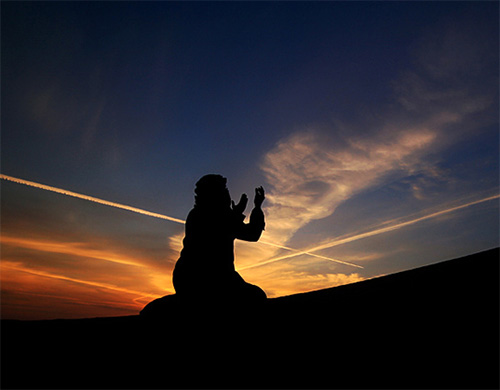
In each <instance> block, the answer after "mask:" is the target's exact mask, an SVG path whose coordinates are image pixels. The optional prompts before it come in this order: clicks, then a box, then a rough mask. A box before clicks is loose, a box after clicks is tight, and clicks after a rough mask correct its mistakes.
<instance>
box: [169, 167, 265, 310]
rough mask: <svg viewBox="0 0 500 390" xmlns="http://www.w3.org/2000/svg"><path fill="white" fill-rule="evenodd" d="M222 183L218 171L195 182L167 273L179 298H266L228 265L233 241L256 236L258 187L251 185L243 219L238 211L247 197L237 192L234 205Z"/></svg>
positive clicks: (258, 230) (260, 226) (261, 198)
mask: <svg viewBox="0 0 500 390" xmlns="http://www.w3.org/2000/svg"><path fill="white" fill-rule="evenodd" d="M226 182H227V180H226V178H224V177H222V176H220V175H206V176H203V177H202V178H201V179H200V180H199V181H198V182H197V183H196V188H195V194H196V196H195V205H194V208H193V209H192V210H191V211H190V212H189V215H188V217H187V220H186V227H185V229H186V232H185V237H184V241H183V244H184V247H183V249H182V251H181V255H180V258H179V260H178V261H177V263H176V265H175V269H174V272H173V283H174V288H175V291H176V293H177V296H178V297H179V298H182V299H188V300H195V301H203V300H210V301H216V302H224V301H237V302H246V303H250V302H258V301H263V300H264V299H266V294H265V292H264V291H263V290H262V289H261V288H260V287H257V286H254V285H252V284H249V283H246V282H245V281H244V280H243V278H242V277H241V276H240V275H239V274H238V273H237V272H236V270H235V268H234V240H235V239H236V238H237V239H240V240H245V241H258V240H259V238H260V236H261V234H262V231H263V230H264V226H265V221H264V213H263V212H262V209H261V205H262V202H264V199H265V196H264V189H263V188H262V187H258V188H256V189H255V199H254V204H255V207H254V209H253V210H252V213H251V214H250V222H249V223H248V224H247V223H244V219H245V215H244V214H243V212H244V211H245V208H246V206H247V202H248V197H247V195H246V194H243V195H242V196H241V199H240V201H239V203H238V204H237V205H235V204H234V202H233V201H232V200H231V196H230V194H229V190H228V189H227V187H226Z"/></svg>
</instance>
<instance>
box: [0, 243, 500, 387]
mask: <svg viewBox="0 0 500 390" xmlns="http://www.w3.org/2000/svg"><path fill="white" fill-rule="evenodd" d="M1 331H2V334H1V337H2V340H1V341H2V344H1V348H2V350H1V352H2V355H1V363H2V366H1V387H2V388H141V389H142V388H474V389H478V388H498V387H499V368H498V367H499V250H498V249H494V250H490V251H486V252H482V253H479V254H475V255H472V256H467V257H464V258H460V259H455V260H451V261H446V262H442V263H438V264H434V265H431V266H427V267H422V268H418V269H415V270H411V271H406V272H401V273H398V274H394V275H390V276H385V277H381V278H377V279H372V280H368V281H364V282H360V283H355V284H352V285H348V286H342V287H337V288H331V289H326V290H321V291H316V292H311V293H305V294H298V295H293V296H289V297H283V298H277V299H271V300H268V302H267V304H266V306H265V307H262V308H259V309H252V310H227V309H221V308H216V307H210V305H204V306H203V307H202V308H197V309H196V308H191V309H187V310H184V311H183V312H182V313H181V312H178V311H173V312H172V315H171V316H169V315H167V316H166V318H165V319H163V320H146V319H144V318H141V317H140V316H132V317H116V318H97V319H82V320H54V321H31V322H30V321H26V322H23V321H7V320H4V321H2V329H1Z"/></svg>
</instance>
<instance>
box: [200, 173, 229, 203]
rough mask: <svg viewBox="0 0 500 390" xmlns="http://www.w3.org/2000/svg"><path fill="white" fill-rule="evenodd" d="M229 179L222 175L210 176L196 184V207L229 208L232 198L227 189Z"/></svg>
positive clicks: (204, 177)
mask: <svg viewBox="0 0 500 390" xmlns="http://www.w3.org/2000/svg"><path fill="white" fill-rule="evenodd" d="M226 183H227V179H226V178H225V177H223V176H221V175H216V174H209V175H205V176H203V177H202V178H201V179H200V180H198V182H197V183H196V188H195V189H194V192H195V194H196V195H195V197H194V198H195V207H204V208H208V207H209V208H220V207H229V206H230V203H231V197H230V196H229V191H228V189H227V187H226Z"/></svg>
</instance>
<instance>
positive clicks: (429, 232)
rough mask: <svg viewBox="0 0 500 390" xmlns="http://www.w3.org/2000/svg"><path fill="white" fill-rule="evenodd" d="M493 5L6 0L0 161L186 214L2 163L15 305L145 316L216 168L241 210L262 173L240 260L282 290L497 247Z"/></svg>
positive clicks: (59, 314) (252, 275) (252, 277)
mask: <svg viewBox="0 0 500 390" xmlns="http://www.w3.org/2000/svg"><path fill="white" fill-rule="evenodd" d="M498 12H499V4H498V2H480V1H479V2H453V1H446V2H441V1H440V2H314V3H313V2H2V4H1V18H2V20H1V47H2V52H1V79H2V80H1V81H2V83H1V88H2V91H1V92H2V100H1V105H2V107H1V108H2V133H1V174H3V175H8V176H9V177H13V178H20V179H23V180H28V181H31V182H34V183H41V184H44V185H48V186H52V187H55V188H57V189H61V190H65V191H72V192H74V193H77V194H82V195H86V196H90V197H95V198H99V199H102V200H105V201H108V202H112V203H113V204H116V205H117V206H118V205H128V206H132V207H135V208H138V209H141V210H147V211H150V212H153V213H157V214H160V215H163V216H167V217H172V218H174V219H177V220H179V221H175V220H169V219H161V218H157V217H155V216H148V215H144V214H139V213H136V212H134V211H130V210H124V209H120V208H118V207H114V206H113V205H103V204H99V203H96V202H92V201H89V200H88V199H82V198H75V197H73V196H68V195H67V194H66V195H65V194H62V193H55V192H53V191H48V190H47V189H43V188H34V187H32V186H27V185H24V184H20V183H15V182H12V181H8V180H5V177H3V180H1V191H2V193H1V202H2V203H1V244H2V246H1V269H0V271H1V274H0V276H1V293H2V295H1V305H2V318H17V319H45V318H80V317H95V316H116V315H131V314H138V312H139V311H140V309H141V308H142V307H143V306H144V305H145V304H146V303H147V302H149V301H150V300H152V299H154V298H156V297H160V296H163V295H166V294H170V293H173V287H172V283H171V272H172V269H173V266H174V264H175V261H176V260H177V258H178V255H179V251H180V249H181V248H182V238H183V234H184V225H183V223H182V221H183V220H185V218H186V216H187V214H188V212H189V210H190V209H191V208H192V206H193V202H194V197H193V189H194V184H195V182H196V181H197V180H198V179H199V178H200V177H201V176H203V175H204V174H207V173H220V174H222V175H224V176H225V177H227V178H228V187H229V190H230V192H231V195H232V197H233V199H235V200H238V199H239V197H240V195H241V193H243V192H245V193H247V194H248V195H249V198H250V202H249V206H248V208H247V214H249V212H250V210H251V207H250V206H251V205H252V200H253V193H254V188H255V187H257V186H260V185H262V186H264V188H265V190H266V193H267V199H266V201H265V203H264V206H265V207H264V212H265V214H266V219H267V221H266V231H265V232H264V234H263V236H262V238H261V241H262V242H259V243H238V244H237V245H236V262H235V264H236V268H237V269H238V270H239V272H240V273H241V275H242V276H243V277H244V278H245V280H247V281H248V282H250V283H254V284H258V285H259V286H261V287H262V288H263V289H264V290H265V291H266V293H267V294H268V296H269V297H276V296H282V295H288V294H293V293H297V292H303V291H310V290H315V289H321V288H326V287H332V286H336V285H341V284H346V283H351V282H356V281H360V280H363V279H367V278H372V277H376V276H380V275H385V274H390V273H394V272H398V271H402V270H406V269H411V268H415V267H418V266H422V265H426V264H430V263H435V262H438V261H442V260H447V259H451V258H455V257H459V256H463V255H467V254H471V253H475V252H478V251H481V250H485V249H489V248H493V247H497V246H498V245H499V130H498V126H499V123H498V117H499V100H498V97H499V96H498V95H499V94H498V83H499V80H498V74H499V49H498V48H499V22H498ZM283 247H286V248H287V249H285V248H283ZM304 252H307V253H304ZM481 273H482V270H481V268H480V267H478V268H477V269H471V278H481ZM450 277H453V276H452V275H450ZM443 283H446V281H443Z"/></svg>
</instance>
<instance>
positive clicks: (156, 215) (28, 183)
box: [0, 174, 363, 268]
mask: <svg viewBox="0 0 500 390" xmlns="http://www.w3.org/2000/svg"><path fill="white" fill-rule="evenodd" d="M0 179H3V180H7V181H11V182H13V183H17V184H24V185H26V186H30V187H34V188H39V189H42V190H46V191H51V192H55V193H57V194H62V195H67V196H72V197H73V198H78V199H83V200H88V201H90V202H94V203H98V204H102V205H105V206H110V207H116V208H119V209H123V210H127V211H132V212H134V213H139V214H142V215H147V216H149V217H154V218H161V219H166V220H167V221H171V222H176V223H180V224H185V223H186V221H184V220H183V219H179V218H174V217H170V216H168V215H163V214H159V213H153V212H151V211H147V210H143V209H139V208H137V207H132V206H127V205H124V204H120V203H116V202H110V201H108V200H104V199H99V198H95V197H93V196H88V195H83V194H79V193H77V192H73V191H68V190H64V189H62V188H57V187H52V186H48V185H45V184H40V183H36V182H33V181H29V180H24V179H19V178H17V177H12V176H7V175H3V174H0ZM259 242H260V243H261V244H264V245H268V246H273V247H276V248H281V249H285V250H288V251H293V252H294V253H300V254H304V255H309V256H313V257H317V258H320V259H324V260H329V261H333V262H336V263H340V264H345V265H350V266H352V267H357V268H363V267H362V266H360V265H357V264H353V263H349V262H346V261H342V260H338V259H332V258H330V257H326V256H321V255H316V254H314V253H310V251H307V252H303V251H300V250H298V249H293V248H289V247H287V246H283V245H278V244H273V243H271V242H266V241H259ZM294 256H296V254H294ZM247 268H248V267H247Z"/></svg>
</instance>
